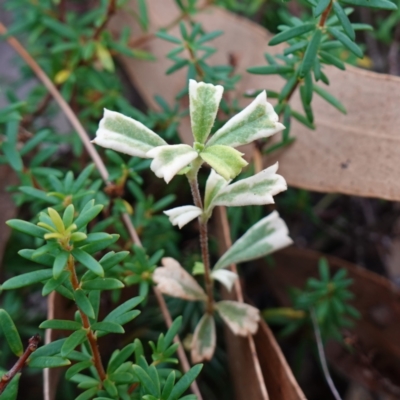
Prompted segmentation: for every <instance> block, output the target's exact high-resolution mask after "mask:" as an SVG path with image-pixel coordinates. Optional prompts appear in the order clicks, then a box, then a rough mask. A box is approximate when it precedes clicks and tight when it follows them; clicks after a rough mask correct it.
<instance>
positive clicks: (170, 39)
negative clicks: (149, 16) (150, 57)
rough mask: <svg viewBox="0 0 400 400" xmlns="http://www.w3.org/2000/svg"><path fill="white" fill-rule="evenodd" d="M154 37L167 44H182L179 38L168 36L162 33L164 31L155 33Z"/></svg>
mask: <svg viewBox="0 0 400 400" xmlns="http://www.w3.org/2000/svg"><path fill="white" fill-rule="evenodd" d="M156 36H157V37H158V38H160V39H164V40H167V41H168V42H171V43H176V44H181V42H182V41H181V40H180V39H179V38H176V37H175V36H172V35H169V34H168V33H167V32H164V31H159V32H157V33H156Z"/></svg>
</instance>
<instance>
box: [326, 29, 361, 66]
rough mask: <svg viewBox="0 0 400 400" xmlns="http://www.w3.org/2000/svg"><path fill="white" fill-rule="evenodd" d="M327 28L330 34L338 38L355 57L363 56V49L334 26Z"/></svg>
mask: <svg viewBox="0 0 400 400" xmlns="http://www.w3.org/2000/svg"><path fill="white" fill-rule="evenodd" d="M327 29H328V32H329V33H330V34H331V35H332V36H334V37H335V38H336V39H337V40H339V41H340V42H341V43H342V44H343V46H345V47H347V48H348V49H349V50H350V51H351V52H352V53H354V54H355V55H356V56H357V57H359V58H363V57H364V54H363V51H362V50H361V49H360V48H359V47H358V46H357V45H356V44H355V43H354V42H353V41H352V40H351V39H350V38H349V37H348V36H347V35H345V34H344V33H342V32H340V31H339V30H338V29H336V28H332V27H328V28H327Z"/></svg>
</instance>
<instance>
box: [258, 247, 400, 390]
mask: <svg viewBox="0 0 400 400" xmlns="http://www.w3.org/2000/svg"><path fill="white" fill-rule="evenodd" d="M322 255H323V254H321V253H318V252H314V251H311V250H304V249H296V248H293V247H292V248H288V249H285V250H283V251H280V252H278V253H275V254H274V260H275V266H274V268H270V267H266V266H265V265H262V266H261V265H260V269H259V272H260V274H261V275H262V276H263V277H264V279H262V278H261V277H259V279H258V280H259V284H260V285H262V290H265V284H266V285H267V286H268V290H269V291H270V292H271V293H272V294H273V295H275V296H276V297H277V298H278V299H279V300H280V301H281V303H282V304H283V305H290V301H289V298H288V288H290V287H304V285H305V282H306V280H307V279H308V278H309V277H311V276H317V275H318V268H317V266H318V260H319V258H320V257H321V256H322ZM323 256H324V257H326V258H327V259H328V262H329V265H330V268H331V273H332V274H334V273H335V272H336V271H337V270H338V269H339V268H345V269H346V270H347V271H348V275H349V277H350V278H352V279H353V284H352V285H351V286H350V290H351V291H352V292H353V293H354V295H355V299H354V300H353V302H352V305H353V306H354V307H356V308H357V310H358V311H359V312H360V313H361V315H362V317H361V319H360V320H359V321H357V323H356V325H355V326H354V328H353V329H352V330H351V332H350V334H349V341H350V342H351V343H352V344H353V347H354V350H355V351H354V352H353V353H350V352H349V351H347V350H346V349H345V348H344V347H342V346H340V345H338V344H335V343H332V344H330V345H329V346H328V348H327V356H328V359H329V360H330V361H331V362H332V364H333V365H334V366H335V367H336V368H337V369H339V370H340V371H341V372H342V373H343V374H345V375H346V376H348V377H351V378H352V379H353V380H355V381H357V382H360V383H362V384H363V385H364V386H366V387H368V388H369V389H371V390H374V391H381V392H384V393H388V394H391V395H395V396H400V386H399V385H398V382H400V343H399V340H398V339H399V337H400V289H399V288H398V287H396V286H395V285H393V284H392V283H391V282H390V281H388V280H387V279H385V278H383V277H381V276H379V275H377V274H375V273H373V272H370V271H367V270H365V269H363V268H360V267H357V266H356V265H354V264H351V263H349V262H346V261H344V260H341V259H339V258H336V257H330V256H326V255H323ZM253 289H254V288H253Z"/></svg>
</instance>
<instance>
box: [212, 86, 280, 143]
mask: <svg viewBox="0 0 400 400" xmlns="http://www.w3.org/2000/svg"><path fill="white" fill-rule="evenodd" d="M284 128H285V127H284V126H283V125H282V124H281V123H280V122H278V115H277V114H276V112H275V111H274V108H273V107H272V105H271V104H270V103H268V102H267V94H266V92H265V91H263V92H261V93H260V94H259V95H258V96H257V97H256V98H255V99H254V100H253V102H252V103H250V104H249V105H248V106H247V107H246V108H245V109H244V110H242V111H241V112H240V113H239V114H237V115H235V116H234V117H232V118H231V119H230V120H229V121H228V122H227V123H226V124H225V125H224V126H223V127H222V128H220V129H219V130H218V131H217V132H215V134H214V135H213V136H212V137H211V138H210V140H209V141H208V143H207V147H208V146H214V145H216V144H223V145H225V146H231V147H237V146H241V145H244V144H247V143H251V142H253V141H254V140H257V139H261V138H265V137H268V136H271V135H273V134H274V133H276V132H279V131H281V130H283V129H284Z"/></svg>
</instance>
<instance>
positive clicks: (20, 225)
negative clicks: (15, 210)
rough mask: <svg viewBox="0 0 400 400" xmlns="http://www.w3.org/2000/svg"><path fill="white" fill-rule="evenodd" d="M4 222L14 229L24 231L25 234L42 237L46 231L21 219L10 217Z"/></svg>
mask: <svg viewBox="0 0 400 400" xmlns="http://www.w3.org/2000/svg"><path fill="white" fill-rule="evenodd" d="M6 224H7V225H8V226H9V227H10V228H12V229H15V230H16V231H19V232H22V233H26V234H27V235H30V236H34V237H38V238H41V239H43V237H44V235H45V234H46V233H48V232H47V231H46V229H43V228H41V227H40V226H36V225H34V224H32V223H31V222H27V221H22V220H20V219H10V220H8V221H7V222H6Z"/></svg>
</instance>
